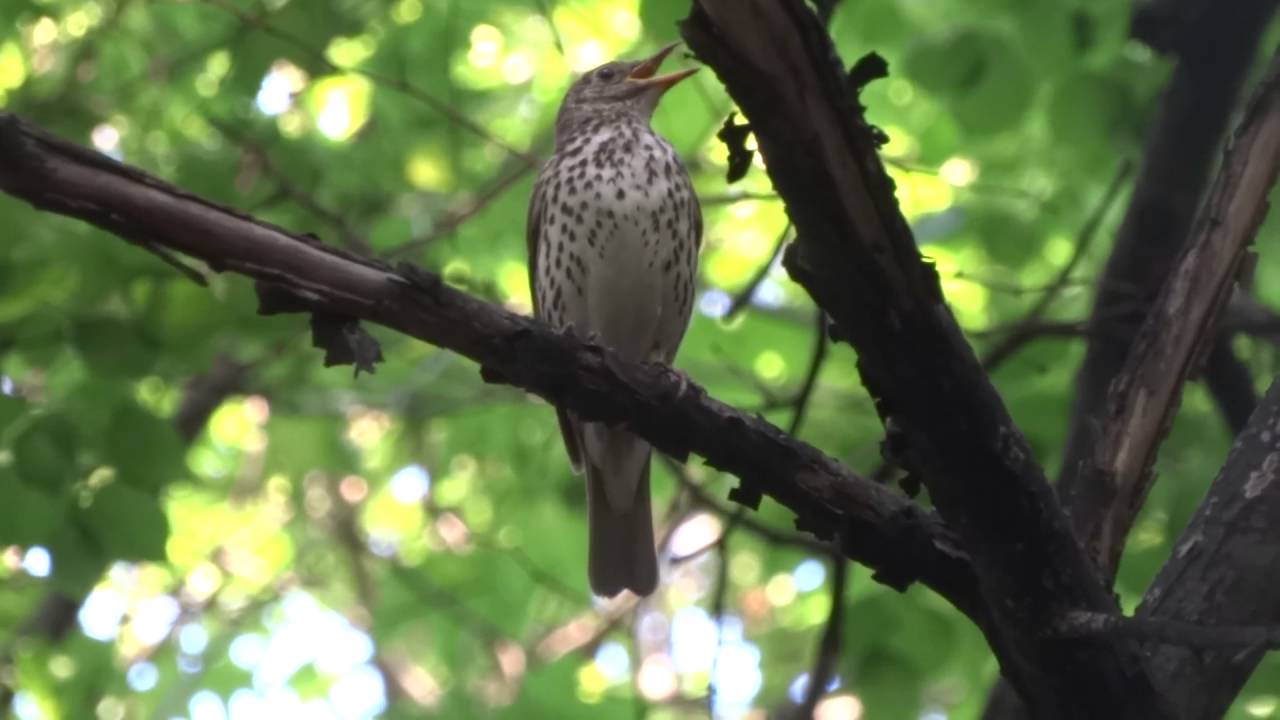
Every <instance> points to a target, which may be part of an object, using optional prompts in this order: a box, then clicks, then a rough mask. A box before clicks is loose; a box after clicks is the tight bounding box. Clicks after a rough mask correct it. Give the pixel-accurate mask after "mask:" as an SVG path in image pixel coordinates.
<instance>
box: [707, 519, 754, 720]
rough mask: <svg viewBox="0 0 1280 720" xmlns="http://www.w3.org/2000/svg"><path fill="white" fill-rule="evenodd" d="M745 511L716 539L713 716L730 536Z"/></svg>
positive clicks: (710, 704) (710, 705) (709, 706)
mask: <svg viewBox="0 0 1280 720" xmlns="http://www.w3.org/2000/svg"><path fill="white" fill-rule="evenodd" d="M745 513H746V510H745V509H744V508H742V507H741V506H739V507H738V508H737V509H735V510H734V512H733V516H732V517H730V518H729V524H728V525H726V526H725V529H724V532H723V533H721V534H720V539H719V540H718V541H716V549H717V550H718V551H719V552H718V553H717V554H718V555H719V556H720V557H719V558H718V560H719V561H720V562H719V563H718V564H717V565H716V585H715V592H714V594H713V595H712V596H711V619H712V622H713V623H715V626H716V649H715V653H713V654H712V655H711V679H710V680H709V681H708V683H707V712H708V713H709V714H710V715H711V716H712V717H714V716H715V703H716V669H717V667H718V666H719V665H720V650H721V649H723V648H724V627H723V626H722V623H721V622H720V621H721V620H722V619H723V618H724V602H725V598H726V597H727V596H728V594H729V538H730V536H732V535H733V531H734V530H737V529H738V524H739V523H740V522H742V518H743V517H744V515H745Z"/></svg>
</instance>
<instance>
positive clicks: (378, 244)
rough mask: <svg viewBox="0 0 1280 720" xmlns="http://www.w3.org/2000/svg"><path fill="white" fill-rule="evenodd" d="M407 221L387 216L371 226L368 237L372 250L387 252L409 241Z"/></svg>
mask: <svg viewBox="0 0 1280 720" xmlns="http://www.w3.org/2000/svg"><path fill="white" fill-rule="evenodd" d="M410 229H411V228H410V225H409V219H408V218H403V217H398V216H395V215H388V216H387V217H384V218H382V219H381V220H379V221H378V223H377V224H376V225H374V226H373V232H372V233H370V236H369V244H370V245H372V246H373V249H374V250H389V249H391V248H395V247H399V246H401V245H403V244H404V243H405V242H407V241H408V240H409V233H410Z"/></svg>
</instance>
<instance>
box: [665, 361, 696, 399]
mask: <svg viewBox="0 0 1280 720" xmlns="http://www.w3.org/2000/svg"><path fill="white" fill-rule="evenodd" d="M661 367H662V370H663V372H664V373H666V375H667V377H668V378H670V380H671V382H673V383H674V384H675V391H674V392H672V394H671V399H673V400H679V399H680V398H682V397H684V395H685V393H686V392H688V391H689V386H690V385H692V384H693V380H692V379H691V378H690V377H689V376H688V375H686V374H685V372H684V371H683V370H677V369H676V368H673V367H671V366H670V365H667V364H665V363H664V364H662V365H661Z"/></svg>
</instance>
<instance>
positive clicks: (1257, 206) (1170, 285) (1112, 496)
mask: <svg viewBox="0 0 1280 720" xmlns="http://www.w3.org/2000/svg"><path fill="white" fill-rule="evenodd" d="M1278 171H1280V59H1277V60H1276V61H1274V62H1273V63H1272V66H1271V68H1270V69H1269V70H1268V73H1267V76H1266V78H1264V79H1263V81H1262V83H1261V84H1260V85H1259V87H1258V89H1257V91H1256V92H1255V93H1254V95H1253V98H1252V99H1251V101H1250V103H1249V107H1248V108H1247V109H1246V111H1245V114H1244V118H1243V119H1242V121H1241V124H1240V128H1239V130H1238V131H1237V132H1236V135H1235V138H1234V139H1233V142H1232V144H1231V148H1230V149H1229V151H1228V153H1227V157H1226V160H1225V162H1224V163H1223V166H1222V168H1221V170H1220V171H1219V173H1218V177H1217V179H1216V180H1215V182H1214V186H1213V190H1212V192H1211V193H1210V196H1209V198H1208V201H1207V203H1206V204H1205V207H1204V210H1203V211H1202V212H1201V214H1200V218H1199V220H1198V221H1197V224H1196V231H1195V239H1194V241H1193V242H1192V243H1191V244H1190V245H1189V246H1188V247H1187V248H1186V250H1185V251H1184V252H1183V253H1182V255H1181V257H1180V258H1179V259H1178V262H1177V264H1176V266H1175V267H1174V269H1173V273H1172V275H1171V276H1170V277H1169V279H1168V282H1167V283H1165V286H1164V289H1163V291H1162V292H1161V294H1160V297H1159V298H1158V299H1157V301H1156V303H1155V305H1154V306H1153V307H1152V309H1151V312H1150V313H1149V314H1148V316H1147V320H1146V322H1145V323H1144V324H1143V327H1142V330H1141V331H1140V332H1139V333H1138V335H1137V338H1136V340H1135V341H1134V347H1133V351H1132V352H1131V354H1130V355H1129V360H1128V362H1127V363H1126V364H1125V367H1124V369H1123V370H1122V371H1121V373H1120V374H1119V375H1118V376H1117V377H1116V379H1115V381H1113V383H1112V388H1111V394H1110V399H1109V410H1108V413H1107V419H1106V422H1105V424H1104V426H1103V435H1102V436H1103V440H1102V442H1101V443H1100V444H1099V447H1098V449H1097V453H1096V455H1095V459H1094V461H1093V462H1089V461H1086V462H1085V469H1084V471H1083V474H1082V475H1080V476H1079V483H1078V486H1077V488H1076V491H1077V495H1076V498H1077V501H1078V502H1080V503H1082V504H1083V506H1084V507H1089V508H1105V511H1104V512H1101V513H1093V514H1092V517H1093V518H1094V519H1095V523H1094V524H1092V525H1089V526H1082V527H1081V529H1082V530H1087V531H1088V532H1086V533H1083V534H1082V537H1087V538H1088V543H1089V547H1090V549H1091V551H1092V553H1093V555H1094V557H1095V559H1096V560H1097V561H1098V563H1099V565H1101V566H1102V568H1103V571H1104V572H1106V573H1108V574H1109V575H1114V573H1115V571H1116V568H1117V566H1118V565H1119V562H1120V553H1121V551H1122V550H1123V549H1124V543H1125V539H1126V538H1127V536H1128V534H1129V530H1130V528H1131V527H1132V525H1133V520H1134V518H1136V517H1137V514H1138V511H1139V510H1141V508H1142V504H1143V502H1144V501H1145V500H1146V496H1147V492H1148V491H1149V490H1150V488H1151V485H1152V484H1153V483H1154V481H1155V474H1154V471H1153V469H1152V468H1153V465H1154V464H1155V459H1156V453H1157V451H1158V450H1159V448H1160V443H1161V442H1162V441H1163V440H1164V437H1165V436H1166V435H1167V434H1168V430H1169V427H1170V425H1172V423H1173V417H1174V415H1175V413H1176V411H1177V408H1178V404H1179V402H1180V400H1181V398H1182V387H1183V383H1184V382H1185V381H1186V379H1187V377H1188V376H1189V375H1190V373H1191V372H1192V371H1193V370H1194V368H1195V366H1196V365H1197V364H1198V361H1199V360H1200V359H1201V358H1202V357H1204V356H1205V355H1206V353H1207V352H1208V350H1209V348H1210V346H1211V345H1212V344H1213V340H1214V328H1215V325H1216V323H1217V320H1218V316H1219V315H1220V314H1221V311H1222V309H1223V308H1224V307H1225V306H1226V304H1227V301H1228V300H1229V299H1230V297H1231V293H1232V291H1233V288H1234V285H1235V281H1236V277H1237V275H1238V274H1239V269H1240V265H1241V262H1242V261H1243V260H1244V257H1245V252H1246V250H1247V249H1248V247H1249V245H1251V244H1252V243H1253V238H1254V236H1255V235H1256V234H1257V231H1258V228H1259V226H1261V224H1262V221H1263V219H1264V218H1265V217H1266V213H1267V208H1268V205H1267V195H1268V194H1269V193H1270V191H1271V188H1272V187H1273V186H1274V185H1275V181H1276V174H1277V172H1278ZM1218 350H1219V352H1221V350H1222V348H1218ZM1219 362H1221V360H1219ZM1094 493H1096V495H1095V494H1094Z"/></svg>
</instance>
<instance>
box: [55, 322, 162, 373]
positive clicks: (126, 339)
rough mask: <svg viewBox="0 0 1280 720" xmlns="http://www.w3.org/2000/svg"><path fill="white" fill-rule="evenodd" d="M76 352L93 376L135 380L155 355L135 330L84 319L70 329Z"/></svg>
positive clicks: (148, 367)
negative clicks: (99, 375)
mask: <svg viewBox="0 0 1280 720" xmlns="http://www.w3.org/2000/svg"><path fill="white" fill-rule="evenodd" d="M72 332H73V335H74V338H75V340H74V341H75V346H76V350H78V351H79V352H80V356H81V357H83V358H84V361H85V364H87V365H88V366H89V367H90V368H91V369H92V370H93V371H94V372H95V373H97V374H101V375H105V376H107V377H112V378H134V377H139V376H141V375H143V374H145V373H146V372H147V371H148V370H150V369H151V367H152V366H153V365H155V361H156V353H155V348H153V347H152V346H151V343H149V342H146V341H145V340H144V339H143V338H142V336H141V335H140V334H139V333H138V331H137V328H136V327H135V326H134V325H133V324H131V323H126V322H123V321H121V320H117V319H115V318H87V319H81V320H79V321H77V322H76V324H75V326H74V328H73V331H72Z"/></svg>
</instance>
